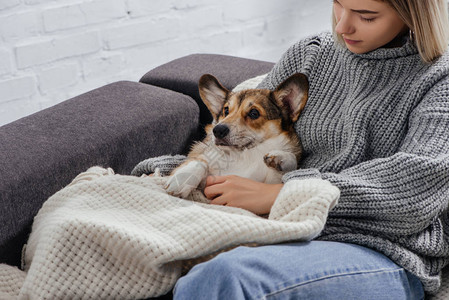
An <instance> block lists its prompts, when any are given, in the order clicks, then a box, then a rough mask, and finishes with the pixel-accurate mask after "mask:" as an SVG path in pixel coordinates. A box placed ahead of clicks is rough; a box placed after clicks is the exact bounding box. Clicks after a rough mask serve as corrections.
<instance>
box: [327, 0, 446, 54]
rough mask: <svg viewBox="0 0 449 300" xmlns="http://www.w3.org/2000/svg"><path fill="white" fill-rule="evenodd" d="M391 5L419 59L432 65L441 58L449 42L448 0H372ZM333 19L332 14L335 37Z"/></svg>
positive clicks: (337, 37) (333, 19)
mask: <svg viewBox="0 0 449 300" xmlns="http://www.w3.org/2000/svg"><path fill="white" fill-rule="evenodd" d="M375 1H381V2H385V3H387V4H388V5H390V6H391V7H392V8H393V9H394V10H396V12H397V13H398V15H399V17H400V18H401V19H402V21H403V22H404V23H405V25H407V27H408V28H409V29H410V33H411V37H412V40H413V42H414V43H415V45H416V48H417V49H418V51H419V54H420V56H421V59H422V60H423V61H425V62H432V61H433V60H435V59H436V58H438V57H440V56H441V55H443V53H444V52H445V51H446V50H447V48H448V43H449V18H448V5H447V0H375ZM335 26H336V19H335V16H334V15H332V29H333V32H334V36H335V37H336V39H337V40H338V41H340V42H343V40H342V37H341V36H340V35H338V34H337V33H336V32H335Z"/></svg>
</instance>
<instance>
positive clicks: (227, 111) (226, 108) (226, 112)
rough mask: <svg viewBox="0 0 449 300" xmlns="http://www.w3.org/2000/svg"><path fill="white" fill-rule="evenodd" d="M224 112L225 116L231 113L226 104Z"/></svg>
mask: <svg viewBox="0 0 449 300" xmlns="http://www.w3.org/2000/svg"><path fill="white" fill-rule="evenodd" d="M223 113H224V115H225V117H226V116H227V115H229V107H227V106H226V107H225V108H223Z"/></svg>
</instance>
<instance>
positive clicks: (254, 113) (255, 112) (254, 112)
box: [248, 108, 260, 120]
mask: <svg viewBox="0 0 449 300" xmlns="http://www.w3.org/2000/svg"><path fill="white" fill-rule="evenodd" d="M248 117H250V118H251V119H252V120H256V119H258V118H259V117H260V113H259V111H258V110H257V109H255V108H253V109H251V110H250V111H249V113H248Z"/></svg>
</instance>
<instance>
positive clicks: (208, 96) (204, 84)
mask: <svg viewBox="0 0 449 300" xmlns="http://www.w3.org/2000/svg"><path fill="white" fill-rule="evenodd" d="M198 87H199V90H200V96H201V99H202V100H203V102H204V104H206V106H207V108H208V109H209V111H210V112H211V114H212V116H213V117H214V119H216V118H217V116H218V115H219V114H220V112H221V110H222V108H223V105H224V104H225V102H226V100H227V99H228V95H229V90H228V89H226V88H225V87H224V86H223V85H221V83H220V82H219V81H218V79H217V78H215V77H214V76H212V75H210V74H205V75H203V76H201V78H200V82H199V85H198Z"/></svg>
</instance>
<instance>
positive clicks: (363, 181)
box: [284, 78, 449, 236]
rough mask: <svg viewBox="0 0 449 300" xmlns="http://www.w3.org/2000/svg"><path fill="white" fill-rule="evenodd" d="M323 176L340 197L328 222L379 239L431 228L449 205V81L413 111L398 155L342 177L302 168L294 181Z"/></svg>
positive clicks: (292, 176)
mask: <svg viewBox="0 0 449 300" xmlns="http://www.w3.org/2000/svg"><path fill="white" fill-rule="evenodd" d="M311 176H316V177H320V178H322V179H325V180H328V181H330V182H331V183H332V184H334V185H336V186H337V187H338V188H339V189H340V191H341V196H340V200H339V204H338V205H337V206H336V207H335V208H334V209H333V210H332V211H331V212H330V214H329V219H328V222H327V224H328V225H333V226H334V227H335V226H336V227H339V228H347V229H348V230H351V228H352V229H359V230H365V231H369V232H372V233H375V234H380V235H384V236H385V235H394V236H402V235H410V234H414V233H418V232H421V231H422V230H423V229H425V228H427V227H428V226H429V225H430V224H431V223H432V221H434V220H435V218H437V217H438V216H439V215H440V214H441V213H442V212H443V211H444V210H446V209H447V207H448V201H449V79H448V78H446V79H444V80H442V81H440V82H439V83H438V84H437V85H435V86H434V87H433V88H432V89H431V90H430V91H429V92H428V93H427V95H426V96H425V97H424V98H423V100H422V101H421V103H420V104H419V105H418V106H417V107H416V108H415V109H414V111H413V112H412V114H411V115H410V118H409V123H408V133H407V135H406V137H405V139H404V141H403V144H402V146H401V147H400V149H399V151H398V152H397V153H396V154H395V155H393V156H391V157H385V158H381V159H374V160H370V161H366V162H364V163H361V164H359V165H356V166H353V167H351V168H349V169H346V170H344V171H342V172H340V173H338V174H337V173H320V172H319V170H317V169H315V170H311V169H307V170H297V171H293V172H291V173H288V174H286V176H284V181H286V180H290V179H300V178H307V177H311Z"/></svg>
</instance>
